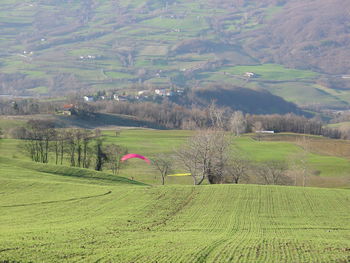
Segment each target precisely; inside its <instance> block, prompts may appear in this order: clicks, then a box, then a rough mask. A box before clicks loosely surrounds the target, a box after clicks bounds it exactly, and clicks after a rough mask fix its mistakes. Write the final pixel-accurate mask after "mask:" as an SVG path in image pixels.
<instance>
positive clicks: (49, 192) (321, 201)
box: [0, 158, 350, 262]
mask: <svg viewBox="0 0 350 263" xmlns="http://www.w3.org/2000/svg"><path fill="white" fill-rule="evenodd" d="M0 164H1V165H0V196H1V199H0V221H1V224H0V261H2V262H348V261H349V259H350V253H349V249H350V242H349V235H350V225H349V222H350V217H349V215H350V206H349V203H350V202H349V198H350V192H349V191H348V190H339V189H317V188H300V187H281V186H279V187H278V186H257V185H216V186H199V187H198V186H197V187H193V186H165V187H154V186H153V187H151V186H147V185H145V186H142V185H135V184H130V183H131V181H128V180H126V179H124V180H122V181H111V180H108V178H105V176H104V175H103V174H100V176H101V180H96V179H94V178H89V176H86V177H81V176H79V177H76V176H74V174H76V173H77V170H78V169H72V170H70V169H69V168H67V169H66V170H65V172H64V173H57V172H55V171H54V170H53V168H46V169H47V170H46V171H45V172H44V171H38V168H39V166H40V165H38V166H37V167H28V166H27V165H25V164H24V163H23V162H10V163H8V159H5V158H1V159H0ZM50 169H51V170H50ZM80 173H84V171H83V170H81V172H80ZM97 174H98V173H96V175H97ZM134 183H135V182H134Z"/></svg>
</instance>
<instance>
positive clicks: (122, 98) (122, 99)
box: [113, 94, 129, 101]
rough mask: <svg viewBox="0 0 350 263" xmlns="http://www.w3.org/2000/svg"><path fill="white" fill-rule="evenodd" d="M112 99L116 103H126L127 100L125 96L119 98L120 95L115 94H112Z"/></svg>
mask: <svg viewBox="0 0 350 263" xmlns="http://www.w3.org/2000/svg"><path fill="white" fill-rule="evenodd" d="M113 98H114V99H115V100H116V101H128V100H129V99H128V97H127V96H120V95H117V94H114V95H113Z"/></svg>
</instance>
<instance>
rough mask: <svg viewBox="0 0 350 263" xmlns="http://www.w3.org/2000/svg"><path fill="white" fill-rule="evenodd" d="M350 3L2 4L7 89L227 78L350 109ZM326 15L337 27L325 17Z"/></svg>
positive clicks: (42, 90)
mask: <svg viewBox="0 0 350 263" xmlns="http://www.w3.org/2000/svg"><path fill="white" fill-rule="evenodd" d="M344 5H346V3H344V0H337V2H336V3H334V1H330V0H317V1H313V2H312V3H310V4H304V1H301V0H288V1H276V0H264V1H248V0H244V1H241V0H234V1H231V0H221V1H217V0H195V1H191V2H189V1H185V0H168V1H165V0H164V1H163V0H162V1H144V0H140V1H129V0H118V1H102V0H84V1H83V0H77V1H59V0H50V1H44V0H40V1H27V2H23V1H19V0H13V1H2V3H1V9H0V34H1V38H0V49H1V51H0V69H1V73H0V81H1V82H2V83H3V84H2V85H1V86H0V94H16V95H18V94H29V95H37V94H39V95H40V94H41V95H47V94H51V95H59V96H62V94H67V93H69V92H71V91H79V92H84V93H94V92H96V91H98V90H101V89H103V90H108V89H117V90H120V91H135V90H136V89H144V88H149V87H153V88H156V87H171V86H174V85H176V86H180V87H202V86H206V85H211V84H222V85H232V86H235V87H244V88H250V89H254V90H261V89H263V90H267V91H269V92H271V93H273V94H274V95H278V96H281V97H282V98H284V99H285V100H287V101H290V102H294V103H297V104H298V105H299V106H315V105H317V106H318V105H322V106H326V107H348V106H349V98H350V93H349V91H348V89H347V88H349V87H348V86H349V81H347V80H346V79H342V74H349V73H350V69H349V67H348V63H347V61H348V59H349V54H348V49H347V48H346V47H347V46H348V42H347V40H346V39H347V28H346V25H347V24H348V23H349V21H348V18H347V13H346V11H345V10H344V9H343V8H341V6H344ZM303 7H305V8H303ZM330 7H331V8H330ZM295 10H298V14H295V13H294V12H296V11H295ZM328 10H332V12H328ZM290 14H292V15H290ZM318 14H322V15H318ZM286 17H287V18H288V19H284V18H286ZM325 17H326V19H327V20H329V21H332V23H321V21H320V19H321V18H325ZM286 21H287V22H288V23H287V22H286ZM330 25H332V26H330ZM288 32H294V33H293V34H289V33H288ZM283 39H288V41H283ZM245 72H253V73H255V76H254V78H248V77H246V76H244V73H245Z"/></svg>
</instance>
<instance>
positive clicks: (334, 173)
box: [0, 129, 350, 187]
mask: <svg viewBox="0 0 350 263" xmlns="http://www.w3.org/2000/svg"><path fill="white" fill-rule="evenodd" d="M192 133H193V132H192V131H174V130H146V129H144V130H140V129H129V130H122V132H121V134H120V136H117V137H116V136H115V132H114V131H112V130H111V131H104V139H105V143H106V144H109V143H115V144H120V145H123V146H125V147H127V148H128V150H129V152H130V153H139V154H142V155H145V156H147V157H149V158H153V157H155V156H157V155H170V156H171V155H173V154H174V150H175V149H176V148H178V147H179V146H180V145H181V144H183V143H185V142H186V139H187V138H188V137H189V136H190V135H191V134H192ZM276 136H277V137H275V136H273V138H276V140H278V141H256V140H253V139H252V138H250V137H239V138H236V139H235V147H236V148H238V149H239V151H240V152H241V153H242V154H244V156H246V157H247V158H249V159H251V160H252V161H254V162H260V161H267V160H275V159H279V160H286V161H292V160H293V159H298V158H299V157H300V156H303V157H304V155H303V149H302V148H301V147H300V146H298V142H297V141H296V137H295V136H294V135H291V137H288V138H287V137H285V138H281V137H278V136H279V135H276ZM265 139H267V138H265ZM271 140H272V139H271ZM338 142H339V141H337V140H330V139H323V140H322V141H320V142H318V143H317V144H315V145H314V144H312V145H311V146H312V147H311V149H310V151H311V152H312V153H310V154H307V155H306V156H307V159H308V162H309V172H310V173H313V174H317V176H314V177H313V179H312V181H310V184H309V185H313V186H326V187H329V186H335V187H340V186H341V187H346V186H348V185H349V179H347V178H349V176H348V171H349V170H350V162H349V161H348V158H349V155H348V154H347V153H348V152H349V151H348V147H350V145H348V144H346V143H345V142H344V143H340V142H339V143H340V144H339V143H338ZM20 143H21V142H20V141H17V140H13V139H3V140H1V141H0V155H2V156H7V157H10V158H16V159H18V160H20V159H24V160H28V158H27V157H26V156H24V155H23V152H22V151H20V150H18V145H19V144H20ZM335 143H336V144H337V145H336V146H334V145H335ZM338 144H339V145H338ZM323 146H326V148H327V149H332V148H334V149H335V150H336V149H341V150H342V151H339V153H336V152H329V151H325V149H323ZM344 157H345V158H344ZM174 169H175V171H174V172H179V173H181V172H184V170H183V169H181V166H180V165H178V164H175V165H174ZM120 175H121V176H125V177H128V178H130V179H131V178H134V179H135V180H138V181H141V182H144V183H147V184H159V183H160V182H161V180H160V177H159V175H158V172H157V171H156V170H155V168H154V167H153V166H149V165H148V164H146V163H144V162H142V161H140V160H136V159H135V160H129V161H128V163H127V164H126V165H125V166H124V167H123V168H122V169H121V171H120ZM310 178H311V177H310ZM338 179H340V180H338ZM191 183H192V181H191V179H190V178H189V177H168V179H167V184H191Z"/></svg>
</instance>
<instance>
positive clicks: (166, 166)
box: [152, 155, 173, 185]
mask: <svg viewBox="0 0 350 263" xmlns="http://www.w3.org/2000/svg"><path fill="white" fill-rule="evenodd" d="M152 163H153V164H154V166H155V168H156V169H157V170H158V171H159V173H160V175H161V178H162V185H164V184H165V177H166V176H167V175H168V174H169V173H170V172H171V167H172V163H173V162H172V160H171V159H170V158H169V157H168V156H160V155H159V156H157V157H156V158H153V159H152Z"/></svg>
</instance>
